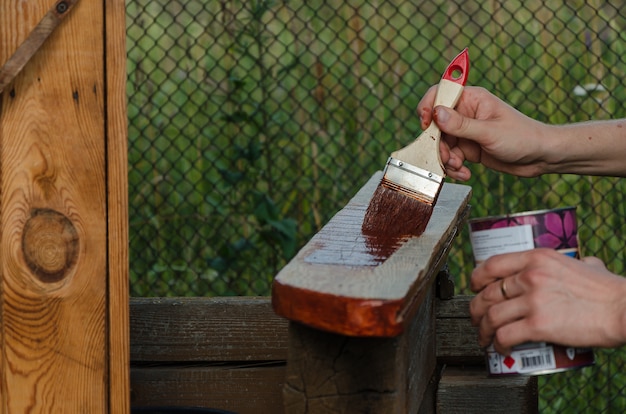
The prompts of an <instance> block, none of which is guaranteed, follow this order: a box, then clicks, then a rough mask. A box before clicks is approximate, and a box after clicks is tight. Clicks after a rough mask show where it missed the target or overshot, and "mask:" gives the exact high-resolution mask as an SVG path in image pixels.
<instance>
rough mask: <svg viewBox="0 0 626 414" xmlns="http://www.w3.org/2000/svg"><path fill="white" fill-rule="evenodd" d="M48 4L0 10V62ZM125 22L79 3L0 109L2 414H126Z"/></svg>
mask: <svg viewBox="0 0 626 414" xmlns="http://www.w3.org/2000/svg"><path fill="white" fill-rule="evenodd" d="M52 3H53V2H51V1H45V0H33V1H28V2H24V1H20V0H3V1H2V2H0V64H1V63H3V62H5V61H6V60H7V59H8V58H9V56H11V54H12V53H13V52H14V51H15V50H16V49H17V47H18V46H19V44H20V43H21V42H22V41H23V40H24V39H25V38H26V36H28V34H29V32H30V30H32V28H33V27H34V26H35V25H36V24H37V23H38V21H39V19H41V17H42V16H43V15H44V14H45V13H46V12H47V11H48V9H49V8H50V6H51V5H52ZM124 28H125V11H124V2H123V1H122V0H81V1H80V2H79V3H78V4H77V5H76V6H75V7H74V9H73V10H72V14H71V15H69V16H68V17H67V18H66V19H65V21H63V22H62V23H61V25H60V26H59V27H58V28H57V29H56V31H55V32H54V33H53V34H52V35H51V36H50V38H49V39H48V40H47V41H46V42H45V43H44V44H43V46H42V47H41V49H40V50H39V51H38V52H37V53H36V54H35V55H34V56H33V58H32V60H31V61H30V62H29V63H28V64H27V65H26V66H25V67H24V69H23V71H22V73H21V74H20V75H19V76H18V77H17V78H16V79H15V81H14V82H13V84H12V85H10V86H9V87H8V88H7V89H6V90H5V92H4V94H3V96H2V103H1V105H0V108H1V112H0V180H1V181H0V197H1V201H0V246H1V249H0V277H1V278H0V283H1V289H0V292H1V302H0V317H1V319H2V325H1V328H0V339H1V344H0V345H1V350H2V352H1V353H0V382H1V384H2V386H1V387H0V412H1V413H17V412H30V413H49V412H76V413H82V412H85V413H87V412H88V413H98V412H115V413H125V412H128V411H129V409H130V408H129V377H128V359H129V358H128V348H129V344H128V297H127V290H128V276H127V275H128V270H127V268H128V266H127V252H126V250H127V210H126V209H127V206H126V198H127V190H126V185H127V184H126V179H127V173H126V172H127V166H126V108H125V102H126V99H125V96H124V94H125V38H124V33H125V29H124Z"/></svg>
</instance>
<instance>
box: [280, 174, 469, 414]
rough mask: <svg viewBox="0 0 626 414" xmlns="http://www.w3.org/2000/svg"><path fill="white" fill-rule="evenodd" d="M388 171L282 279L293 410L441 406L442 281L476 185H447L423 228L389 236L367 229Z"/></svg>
mask: <svg viewBox="0 0 626 414" xmlns="http://www.w3.org/2000/svg"><path fill="white" fill-rule="evenodd" d="M380 176H381V175H380V173H378V174H376V175H374V176H373V177H372V179H371V180H370V181H369V182H368V183H367V184H366V185H365V186H364V187H363V188H362V189H361V190H360V191H359V192H358V193H357V194H356V195H355V196H354V198H353V199H352V200H351V201H350V202H349V203H348V205H347V206H346V207H345V208H344V209H342V210H341V211H340V212H339V213H337V215H335V217H333V219H331V221H330V222H329V223H328V224H327V225H326V226H325V227H324V228H323V229H322V230H321V231H320V232H319V233H318V234H316V235H315V236H314V237H313V238H312V239H311V240H310V242H309V243H307V245H306V246H304V247H303V248H302V250H301V251H300V252H299V253H298V254H297V255H296V257H295V258H294V259H293V260H292V261H291V262H290V263H289V264H288V265H287V266H286V267H285V268H284V269H283V270H281V271H280V273H279V274H278V275H277V276H276V278H275V280H274V284H273V292H272V306H273V308H274V310H275V312H276V313H277V314H279V315H281V316H283V317H285V318H287V319H289V320H291V321H292V323H291V324H290V327H289V354H288V362H287V377H286V385H285V388H284V394H283V395H284V403H285V410H286V412H287V413H293V414H298V413H320V414H321V413H324V414H327V413H352V412H354V413H356V412H372V413H378V412H380V413H417V412H419V413H423V414H427V413H432V412H434V409H435V396H434V387H435V385H436V383H437V377H438V374H437V370H436V367H437V357H436V341H435V337H436V334H435V333H436V331H435V313H434V297H435V291H436V290H437V284H436V283H434V282H435V280H436V278H437V275H438V273H439V270H440V269H441V268H442V266H443V265H444V263H445V260H446V257H447V254H448V252H449V250H450V246H451V243H452V240H453V239H454V237H455V236H456V234H457V233H458V231H459V227H460V226H462V225H463V224H464V222H465V219H466V217H467V213H468V210H469V206H468V201H469V197H470V194H471V190H470V188H469V187H467V186H462V185H454V184H446V185H444V187H443V189H442V191H441V195H440V196H439V200H438V202H437V205H436V206H435V209H434V210H433V215H432V217H431V220H430V223H429V225H428V227H427V228H426V231H425V232H424V233H423V234H422V235H421V236H420V237H414V238H408V239H406V240H392V241H389V245H383V244H381V243H379V241H378V240H368V239H367V238H366V237H365V236H364V235H363V234H362V232H361V223H362V222H363V217H364V214H365V210H366V209H367V206H368V204H369V201H370V199H371V197H372V194H373V192H374V190H375V188H376V186H377V185H378V182H379V181H380ZM433 384H435V385H433Z"/></svg>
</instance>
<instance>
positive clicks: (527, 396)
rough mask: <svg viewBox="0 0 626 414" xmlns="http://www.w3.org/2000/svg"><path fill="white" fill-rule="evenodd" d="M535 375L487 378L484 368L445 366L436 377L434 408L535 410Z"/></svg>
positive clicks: (517, 413) (486, 412)
mask: <svg viewBox="0 0 626 414" xmlns="http://www.w3.org/2000/svg"><path fill="white" fill-rule="evenodd" d="M538 411H539V410H538V389H537V377H532V376H522V375H520V376H513V377H507V378H489V377H487V376H486V374H485V369H484V368H475V367H474V368H472V367H470V368H446V369H445V370H444V372H443V375H442V377H441V380H440V381H439V389H438V391H437V412H438V413H446V414H448V413H450V414H455V413H458V414H474V413H475V414H492V413H493V414H500V413H507V414H509V413H510V414H536V413H537V412H538Z"/></svg>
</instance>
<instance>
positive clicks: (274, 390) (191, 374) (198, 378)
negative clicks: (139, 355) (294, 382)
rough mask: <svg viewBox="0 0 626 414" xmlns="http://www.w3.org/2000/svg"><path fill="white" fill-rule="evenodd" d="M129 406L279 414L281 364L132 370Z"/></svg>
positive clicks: (280, 406) (141, 368)
mask: <svg viewBox="0 0 626 414" xmlns="http://www.w3.org/2000/svg"><path fill="white" fill-rule="evenodd" d="M131 381H132V391H131V401H132V405H133V407H155V406H157V407H158V406H161V407H164V406H169V407H204V408H214V409H222V410H228V411H231V412H234V413H238V414H260V413H268V414H280V413H281V412H282V411H283V408H282V406H283V404H282V398H281V392H280V391H281V388H282V386H283V383H284V381H285V365H284V364H274V365H270V364H265V365H263V364H230V365H214V366H203V365H188V366H176V365H174V366H162V367H135V366H134V367H133V368H132V369H131Z"/></svg>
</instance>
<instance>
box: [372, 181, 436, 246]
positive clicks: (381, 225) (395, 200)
mask: <svg viewBox="0 0 626 414" xmlns="http://www.w3.org/2000/svg"><path fill="white" fill-rule="evenodd" d="M437 195H438V194H437ZM435 201H436V197H435ZM433 207H434V201H433V203H426V202H424V201H420V200H417V199H415V198H412V197H408V196H406V195H405V194H403V193H401V192H399V191H396V190H394V189H390V188H387V187H386V186H384V185H379V186H378V187H377V188H376V191H375V192H374V195H373V196H372V199H371V201H370V204H369V206H368V207H367V211H366V212H365V218H364V220H363V225H362V227H361V230H362V232H363V234H365V235H368V236H376V237H380V236H384V237H397V238H399V237H406V236H419V235H421V234H422V233H423V232H424V230H426V226H427V225H428V221H429V220H430V216H432V214H433Z"/></svg>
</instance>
